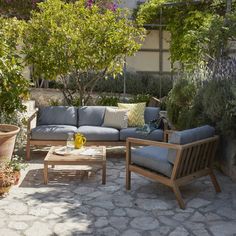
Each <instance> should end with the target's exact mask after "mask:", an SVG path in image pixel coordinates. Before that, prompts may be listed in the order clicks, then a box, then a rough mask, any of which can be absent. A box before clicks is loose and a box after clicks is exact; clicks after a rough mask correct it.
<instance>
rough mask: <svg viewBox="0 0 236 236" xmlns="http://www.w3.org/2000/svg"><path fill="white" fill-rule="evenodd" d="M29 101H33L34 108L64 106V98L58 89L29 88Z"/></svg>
mask: <svg viewBox="0 0 236 236" xmlns="http://www.w3.org/2000/svg"><path fill="white" fill-rule="evenodd" d="M30 99H31V100H34V101H35V105H36V107H39V106H48V105H52V104H53V103H59V104H64V96H63V94H62V92H61V91H60V90H59V89H45V88H31V89H30Z"/></svg>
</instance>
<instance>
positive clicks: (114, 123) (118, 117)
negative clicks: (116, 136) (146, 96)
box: [102, 107, 128, 129]
mask: <svg viewBox="0 0 236 236" xmlns="http://www.w3.org/2000/svg"><path fill="white" fill-rule="evenodd" d="M102 126H103V127H112V128H116V129H124V128H127V127H128V109H117V108H110V107H107V108H106V112H105V117H104V122H103V125H102Z"/></svg>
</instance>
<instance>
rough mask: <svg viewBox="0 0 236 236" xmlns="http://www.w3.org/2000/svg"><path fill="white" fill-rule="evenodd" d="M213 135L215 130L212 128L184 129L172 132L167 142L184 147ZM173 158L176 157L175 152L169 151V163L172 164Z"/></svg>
mask: <svg viewBox="0 0 236 236" xmlns="http://www.w3.org/2000/svg"><path fill="white" fill-rule="evenodd" d="M214 134H215V129H214V128H213V127H212V126H210V125H204V126H201V127H197V128H194V129H186V130H183V131H176V132H173V133H172V134H171V136H170V139H169V141H168V142H169V143H172V144H180V145H184V144H188V143H192V142H195V141H199V140H201V139H206V138H210V137H213V136H214ZM175 157H176V151H175V150H174V149H170V150H169V153H168V160H169V162H171V163H174V162H175Z"/></svg>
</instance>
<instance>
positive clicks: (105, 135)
mask: <svg viewBox="0 0 236 236" xmlns="http://www.w3.org/2000/svg"><path fill="white" fill-rule="evenodd" d="M77 132H79V133H82V134H83V135H84V136H85V137H86V139H87V140H88V141H118V140H119V130H117V129H114V128H108V127H99V126H80V127H79V128H78V129H77Z"/></svg>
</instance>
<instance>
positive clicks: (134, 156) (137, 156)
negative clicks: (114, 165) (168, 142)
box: [131, 146, 173, 177]
mask: <svg viewBox="0 0 236 236" xmlns="http://www.w3.org/2000/svg"><path fill="white" fill-rule="evenodd" d="M167 154H168V148H163V147H155V146H148V147H143V148H137V149H134V150H132V151H131V161H132V162H133V163H134V164H136V165H139V166H142V167H145V168H148V169H150V170H153V171H156V172H159V173H161V174H163V175H166V176H168V177H170V176H171V173H172V169H173V165H172V164H171V163H170V162H169V161H168V159H167Z"/></svg>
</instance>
